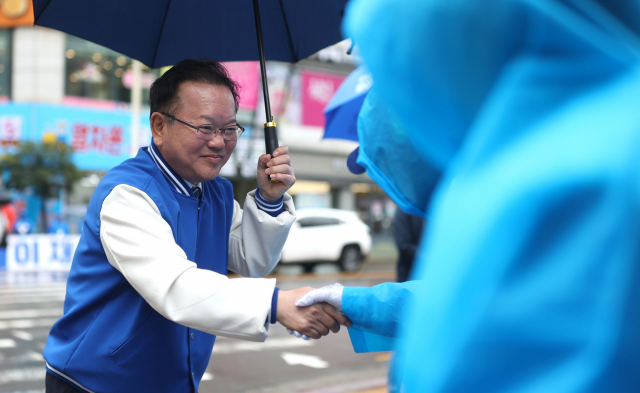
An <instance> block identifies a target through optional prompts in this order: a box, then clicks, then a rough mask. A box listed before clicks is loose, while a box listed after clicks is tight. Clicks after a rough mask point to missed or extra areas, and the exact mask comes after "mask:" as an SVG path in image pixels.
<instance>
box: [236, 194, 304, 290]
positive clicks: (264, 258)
mask: <svg viewBox="0 0 640 393" xmlns="http://www.w3.org/2000/svg"><path fill="white" fill-rule="evenodd" d="M255 193H256V190H253V191H251V192H249V193H248V194H247V199H246V200H245V202H244V211H243V210H242V209H241V208H240V205H239V204H238V202H235V205H234V210H233V220H232V222H231V234H230V236H229V270H231V271H234V272H236V273H238V274H240V275H242V276H244V277H264V276H265V275H267V274H269V273H270V272H271V271H272V270H273V268H274V267H275V266H276V264H277V263H278V262H279V261H280V253H281V252H282V247H283V246H284V243H285V241H286V240H287V236H288V235H289V230H290V229H291V226H292V225H293V222H294V221H295V220H296V209H295V207H294V206H293V198H291V195H289V194H287V193H285V194H284V210H285V211H284V213H281V214H280V215H278V216H277V217H272V216H270V215H269V214H267V213H265V212H264V211H262V210H260V209H258V207H257V206H256V199H255Z"/></svg>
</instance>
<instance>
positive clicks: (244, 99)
mask: <svg viewBox="0 0 640 393" xmlns="http://www.w3.org/2000/svg"><path fill="white" fill-rule="evenodd" d="M223 64H224V65H225V67H227V71H229V74H230V75H231V79H233V80H234V81H235V82H236V83H237V84H239V85H240V109H245V110H248V111H253V110H255V109H256V104H257V102H258V90H259V89H258V84H259V80H260V68H259V67H260V66H259V63H258V62H257V61H234V62H228V63H223Z"/></svg>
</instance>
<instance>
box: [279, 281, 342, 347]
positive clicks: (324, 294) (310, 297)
mask: <svg viewBox="0 0 640 393" xmlns="http://www.w3.org/2000/svg"><path fill="white" fill-rule="evenodd" d="M343 288H344V287H343V286H342V284H339V283H335V284H332V285H327V286H326V287H322V288H318V289H314V290H313V291H310V292H307V293H306V294H304V296H302V297H301V298H299V299H298V300H296V306H298V307H308V306H310V305H312V304H316V303H328V304H329V305H330V306H333V308H335V309H336V310H338V311H339V312H341V311H342V290H343ZM287 332H288V333H289V334H291V335H294V336H296V337H298V338H301V339H303V340H308V339H309V336H307V335H306V334H302V333H300V332H298V331H296V330H292V329H289V328H287Z"/></svg>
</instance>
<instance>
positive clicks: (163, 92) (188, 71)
mask: <svg viewBox="0 0 640 393" xmlns="http://www.w3.org/2000/svg"><path fill="white" fill-rule="evenodd" d="M184 82H198V83H206V84H210V85H214V86H226V87H228V88H229V90H231V94H233V101H234V102H235V106H236V111H237V110H238V105H239V99H240V96H239V94H238V90H239V88H240V86H239V85H238V84H237V83H236V82H234V81H233V80H232V79H231V77H230V76H229V72H228V71H227V69H226V68H225V67H224V66H223V65H222V64H220V63H219V62H217V61H212V60H206V59H187V60H182V61H181V62H179V63H177V64H176V65H174V66H173V67H171V68H170V69H169V70H168V71H167V72H165V73H164V74H163V75H162V76H161V77H160V78H158V79H156V81H155V82H153V84H152V85H151V90H150V91H149V105H150V106H151V113H150V114H149V116H151V115H152V114H153V112H166V113H169V114H172V115H173V114H175V112H176V111H177V110H178V108H179V104H180V101H179V100H180V98H179V97H178V89H179V88H180V86H181V85H182V84H183V83H184ZM170 121H171V119H170Z"/></svg>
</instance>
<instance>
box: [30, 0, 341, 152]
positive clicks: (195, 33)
mask: <svg viewBox="0 0 640 393" xmlns="http://www.w3.org/2000/svg"><path fill="white" fill-rule="evenodd" d="M346 2H347V0H262V1H258V0H253V4H251V3H250V2H249V1H248V0H237V1H233V0H227V1H222V0H208V1H205V0H181V1H172V0H109V1H105V0H33V8H34V19H35V24H36V25H39V26H46V27H50V28H53V29H57V30H60V31H64V32H66V33H69V34H72V35H75V36H78V37H81V38H84V39H87V40H89V41H93V42H95V43H97V44H100V45H103V46H106V47H108V48H111V49H113V50H115V51H117V52H120V53H123V54H125V55H127V56H130V57H132V58H134V59H137V60H139V61H141V62H142V63H144V64H146V65H147V66H149V67H154V68H155V67H162V66H167V65H172V64H175V63H177V62H178V61H180V60H183V59H186V58H208V59H212V60H217V61H248V60H259V61H260V68H261V72H262V86H263V92H264V95H265V100H264V102H265V110H266V123H265V143H266V148H267V152H268V153H269V154H272V153H273V150H275V149H276V148H277V147H278V137H277V134H276V124H275V122H274V121H273V117H272V116H271V107H270V104H269V92H268V89H267V75H266V71H265V65H264V62H265V58H266V59H268V60H278V61H287V62H296V61H298V60H300V59H303V58H305V57H308V56H309V55H311V54H313V53H315V52H317V51H318V50H320V49H322V48H325V47H327V46H329V45H332V44H334V43H336V42H338V41H340V40H341V39H342V35H341V33H340V23H341V20H342V15H343V11H344V6H345V4H346ZM261 14H262V17H263V18H264V20H265V21H266V23H265V26H264V28H263V27H262V26H261V18H260V16H261ZM256 37H257V40H256ZM263 38H264V45H263ZM265 53H266V56H265Z"/></svg>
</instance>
